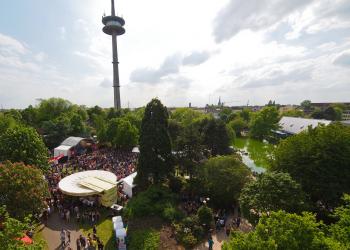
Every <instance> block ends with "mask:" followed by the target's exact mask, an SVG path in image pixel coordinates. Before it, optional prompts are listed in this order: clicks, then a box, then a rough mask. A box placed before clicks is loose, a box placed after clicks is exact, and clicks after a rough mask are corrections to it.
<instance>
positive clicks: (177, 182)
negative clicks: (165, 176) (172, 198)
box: [169, 176, 186, 193]
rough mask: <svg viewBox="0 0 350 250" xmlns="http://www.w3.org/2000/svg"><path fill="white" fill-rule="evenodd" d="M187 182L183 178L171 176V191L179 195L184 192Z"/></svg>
mask: <svg viewBox="0 0 350 250" xmlns="http://www.w3.org/2000/svg"><path fill="white" fill-rule="evenodd" d="M185 183H186V182H185V181H184V179H183V178H182V177H180V176H171V177H170V178H169V188H170V189H171V191H173V192H174V193H179V192H181V191H182V189H183V187H184V185H185Z"/></svg>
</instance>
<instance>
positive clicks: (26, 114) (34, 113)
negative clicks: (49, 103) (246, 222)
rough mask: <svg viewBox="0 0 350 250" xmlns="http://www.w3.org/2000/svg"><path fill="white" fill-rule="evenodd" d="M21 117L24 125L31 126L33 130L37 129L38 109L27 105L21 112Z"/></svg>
mask: <svg viewBox="0 0 350 250" xmlns="http://www.w3.org/2000/svg"><path fill="white" fill-rule="evenodd" d="M21 115H22V119H23V121H24V123H25V124H26V125H28V126H32V127H35V128H37V127H39V124H38V109H36V108H34V107H33V106H32V105H29V106H28V107H27V108H25V109H23V110H22V112H21Z"/></svg>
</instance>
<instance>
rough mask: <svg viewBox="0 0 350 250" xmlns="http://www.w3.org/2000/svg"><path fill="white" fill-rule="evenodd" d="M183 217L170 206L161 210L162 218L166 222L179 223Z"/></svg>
mask: <svg viewBox="0 0 350 250" xmlns="http://www.w3.org/2000/svg"><path fill="white" fill-rule="evenodd" d="M183 217H184V214H183V213H182V212H181V211H179V210H177V209H176V208H175V207H174V206H173V205H172V204H170V203H169V204H168V206H166V207H165V208H164V210H163V213H162V218H163V219H164V220H166V221H168V222H174V221H179V220H181V219H182V218H183Z"/></svg>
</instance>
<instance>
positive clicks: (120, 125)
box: [106, 118, 138, 149]
mask: <svg viewBox="0 0 350 250" xmlns="http://www.w3.org/2000/svg"><path fill="white" fill-rule="evenodd" d="M137 139H138V131H137V129H136V128H135V127H134V126H133V125H131V123H130V122H129V121H128V120H126V119H124V118H113V119H111V120H110V121H109V123H108V126H107V130H106V140H107V141H109V142H110V143H111V144H112V145H113V146H114V147H119V148H125V149H131V148H132V147H133V146H135V145H136V144H137Z"/></svg>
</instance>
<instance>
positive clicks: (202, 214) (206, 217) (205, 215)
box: [197, 205, 214, 227]
mask: <svg viewBox="0 0 350 250" xmlns="http://www.w3.org/2000/svg"><path fill="white" fill-rule="evenodd" d="M197 216H198V219H199V223H200V224H202V225H207V226H209V227H210V226H211V225H212V224H213V222H214V217H213V210H212V209H211V208H210V207H208V206H206V205H203V206H201V207H200V208H199V209H198V211H197Z"/></svg>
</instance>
